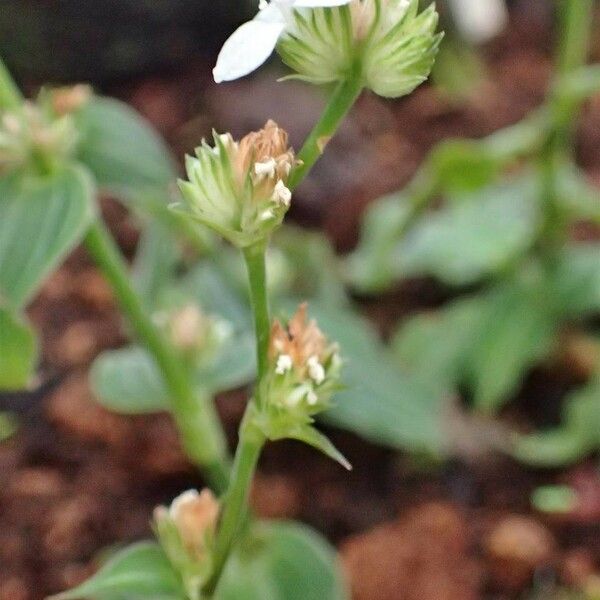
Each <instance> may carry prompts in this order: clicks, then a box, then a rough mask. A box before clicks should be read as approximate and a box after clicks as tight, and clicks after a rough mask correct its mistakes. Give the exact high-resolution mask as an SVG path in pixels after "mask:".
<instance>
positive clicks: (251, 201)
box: [179, 121, 298, 248]
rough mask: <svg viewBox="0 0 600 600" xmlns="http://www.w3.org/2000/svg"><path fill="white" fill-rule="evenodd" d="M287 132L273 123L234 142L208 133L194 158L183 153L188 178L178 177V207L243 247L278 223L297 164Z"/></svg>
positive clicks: (287, 201) (282, 214) (289, 193)
mask: <svg viewBox="0 0 600 600" xmlns="http://www.w3.org/2000/svg"><path fill="white" fill-rule="evenodd" d="M297 164H298V163H297V161H296V159H295V156H294V151H293V150H292V149H291V148H289V146H288V134H287V133H286V132H285V131H284V130H283V129H281V128H280V127H279V126H278V125H277V123H275V122H274V121H268V122H267V124H266V125H265V127H264V128H263V129H261V130H260V131H256V132H252V133H249V134H248V135H247V136H246V137H244V138H243V139H242V140H240V141H239V142H236V141H234V139H233V137H232V136H231V135H230V134H228V133H227V134H223V135H218V134H216V133H215V134H214V147H211V146H209V145H208V144H207V143H206V142H203V143H202V145H201V146H200V147H199V148H197V149H196V156H195V157H191V156H188V157H186V171H187V176H188V181H180V182H179V186H180V189H181V192H182V194H183V198H184V202H185V204H184V209H185V210H186V212H188V213H189V214H190V215H191V216H192V217H194V218H195V219H196V220H198V221H200V222H201V223H203V224H204V225H206V226H208V227H210V228H211V229H213V230H214V231H216V232H217V233H219V234H221V235H222V236H223V237H224V238H226V239H227V240H229V241H230V242H231V243H232V244H234V245H236V246H238V247H240V248H245V247H247V246H250V245H252V244H254V243H256V242H258V241H260V240H261V239H264V238H265V237H266V236H268V234H269V233H270V232H271V231H273V230H274V229H275V228H276V227H277V226H279V225H280V224H281V222H282V220H283V217H284V215H285V213H286V212H287V211H288V209H289V207H290V202H291V199H292V193H291V191H290V190H289V189H288V187H287V186H286V184H287V181H288V179H289V176H290V173H291V171H292V169H293V168H294V167H295V166H296V165H297Z"/></svg>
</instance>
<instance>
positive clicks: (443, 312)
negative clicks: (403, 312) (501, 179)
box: [393, 264, 560, 412]
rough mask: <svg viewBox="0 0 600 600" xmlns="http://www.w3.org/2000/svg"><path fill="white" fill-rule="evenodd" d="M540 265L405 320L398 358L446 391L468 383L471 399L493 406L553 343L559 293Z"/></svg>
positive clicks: (397, 344) (488, 409) (504, 398)
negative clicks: (480, 292)
mask: <svg viewBox="0 0 600 600" xmlns="http://www.w3.org/2000/svg"><path fill="white" fill-rule="evenodd" d="M550 286H551V282H549V281H548V280H547V278H546V277H545V275H544V274H543V272H541V271H540V270H538V269H537V267H536V265H534V264H531V265H526V267H525V268H524V269H523V270H522V271H520V272H518V273H517V274H515V276H514V277H512V278H511V279H508V280H506V281H504V282H502V283H500V284H498V285H497V286H495V287H492V288H490V289H489V290H487V291H486V292H484V293H483V294H480V295H476V296H470V297H467V298H462V299H459V300H456V301H455V302H452V303H450V304H449V305H447V306H445V307H443V308H442V309H440V310H438V311H436V312H434V313H431V314H427V315H419V316H417V317H414V318H412V319H410V320H409V321H408V322H407V323H405V324H403V325H401V327H400V329H399V330H398V333H397V334H396V336H395V338H394V342H393V348H394V349H395V352H396V355H397V356H398V359H399V360H400V363H401V364H402V365H404V366H405V367H406V368H407V369H408V370H409V372H410V373H411V374H413V375H415V376H417V377H418V378H419V379H420V380H423V381H428V382H430V383H433V384H435V385H437V387H438V389H439V390H441V391H444V392H446V393H450V392H455V391H456V390H457V388H458V387H460V386H463V385H466V386H467V388H468V389H470V390H471V392H472V394H473V402H474V405H475V406H476V407H477V408H478V409H480V410H483V411H486V412H493V411H495V410H497V409H498V408H499V407H500V406H501V405H502V404H503V403H505V402H506V401H507V400H509V399H510V396H511V395H512V394H513V393H514V392H515V391H516V390H517V388H518V387H519V385H520V383H521V381H522V379H523V377H524V375H525V373H526V372H527V370H528V369H530V368H531V367H532V366H533V365H535V364H536V363H537V362H538V361H539V360H541V359H543V358H544V357H545V356H546V355H547V354H549V353H550V351H551V350H552V347H553V344H554V343H555V341H556V333H557V330H558V327H559V324H560V322H559V315H560V310H559V307H558V300H557V299H556V298H555V297H553V294H552V292H551V291H550V289H551V288H550Z"/></svg>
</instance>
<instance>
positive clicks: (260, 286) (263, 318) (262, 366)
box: [244, 242, 271, 405]
mask: <svg viewBox="0 0 600 600" xmlns="http://www.w3.org/2000/svg"><path fill="white" fill-rule="evenodd" d="M265 254H266V243H262V242H261V243H259V244H257V245H255V246H250V247H249V248H246V249H245V250H244V258H245V260H246V268H247V270H248V282H249V284H250V302H251V305H252V314H253V316H254V328H255V331H256V362H257V365H258V381H259V382H260V381H262V379H263V377H264V376H265V374H266V372H267V368H268V360H269V356H268V354H269V335H270V332H271V318H270V317H269V299H268V290H267V271H266V261H265ZM258 402H259V405H260V399H259V400H258Z"/></svg>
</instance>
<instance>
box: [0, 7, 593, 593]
mask: <svg viewBox="0 0 600 600" xmlns="http://www.w3.org/2000/svg"><path fill="white" fill-rule="evenodd" d="M533 4H535V3H533ZM528 19H530V20H528ZM547 31H548V30H547V28H546V24H544V23H543V22H538V21H535V20H534V17H533V16H532V15H530V16H529V17H528V18H525V17H523V21H521V22H518V23H515V26H514V27H513V29H512V33H511V34H510V35H509V36H508V35H507V36H505V37H504V38H503V39H502V40H500V41H498V42H496V43H495V44H494V45H493V46H492V47H490V48H488V50H487V53H488V57H489V62H490V78H489V81H488V82H487V83H486V84H485V86H484V87H483V89H481V90H479V92H478V93H477V94H475V95H474V96H473V98H472V99H471V100H470V101H468V102H467V104H466V105H465V106H460V107H457V106H455V105H453V104H452V103H450V102H449V101H447V100H445V99H443V98H441V97H440V96H439V94H437V93H436V91H435V90H434V89H433V88H423V89H421V90H420V91H419V92H418V93H416V94H415V95H414V96H412V97H411V98H409V99H407V100H405V101H402V102H399V103H388V102H383V101H380V100H378V99H376V98H374V97H370V96H365V97H364V98H362V99H361V101H360V102H359V104H358V106H357V108H356V110H355V112H354V115H353V117H352V119H351V120H350V121H349V122H348V123H347V124H346V126H345V127H344V129H343V131H342V132H341V134H340V136H339V138H338V139H337V140H336V141H335V142H334V143H333V144H332V145H331V149H330V153H329V154H328V155H327V157H326V159H325V160H324V161H323V164H321V165H320V166H319V168H318V169H317V170H316V172H315V175H314V177H313V178H312V181H311V182H308V183H307V185H306V186H305V187H304V189H303V191H302V193H301V194H300V195H299V200H298V203H297V205H296V208H295V209H294V216H295V218H296V219H297V220H298V221H300V222H302V223H306V224H311V225H321V226H322V227H324V229H325V230H326V231H327V232H328V233H329V234H330V236H331V238H332V239H333V241H334V242H335V244H336V245H337V247H338V248H340V249H346V248H349V247H351V246H352V244H353V243H354V242H355V240H356V232H357V224H358V222H359V218H360V214H361V212H362V210H363V208H364V207H365V206H366V205H367V204H368V202H370V201H371V200H373V199H374V198H375V197H377V196H378V195H380V194H381V193H383V192H386V191H389V190H391V189H394V188H395V187H397V186H398V185H401V184H403V183H405V182H406V181H407V179H408V178H409V177H410V175H411V174H412V173H413V172H414V170H415V169H416V167H417V166H418V164H419V163H420V161H421V160H422V158H423V156H424V155H425V154H426V152H427V150H428V149H429V148H430V147H431V146H432V145H433V144H434V143H435V142H437V141H438V140H440V139H443V138H444V137H448V136H453V135H465V136H481V135H484V134H486V133H488V132H491V131H494V130H495V129H497V128H499V127H501V126H503V125H506V124H508V123H511V122H515V121H517V120H518V119H520V118H521V117H522V116H523V115H524V114H526V113H527V111H528V110H530V109H531V108H532V107H534V106H536V105H537V104H539V102H540V101H541V100H542V98H543V93H544V88H545V84H546V81H547V78H548V75H549V72H550V60H549V50H548V49H549V48H550V46H551V43H550V37H549V35H548V32H547ZM198 73H200V75H198ZM208 81H209V70H208V68H207V65H204V64H201V65H194V68H193V69H190V72H189V73H187V74H183V76H182V74H178V76H177V77H173V78H162V79H154V80H145V81H143V82H139V83H136V84H133V85H131V86H130V87H129V88H128V89H126V90H123V88H120V90H118V91H119V93H120V94H121V95H122V96H124V97H126V98H127V99H129V100H130V101H131V102H132V103H133V104H134V105H136V106H137V107H138V108H139V109H140V110H142V111H143V112H145V113H146V114H147V115H148V116H149V117H150V118H151V119H152V120H153V121H154V122H155V123H156V124H157V126H158V127H159V128H161V130H162V131H163V132H164V133H165V134H166V135H168V137H169V139H170V141H171V142H172V143H173V146H174V148H175V149H176V151H177V152H178V153H180V152H181V151H182V150H185V149H189V147H190V146H192V145H193V143H194V142H197V140H198V139H199V137H200V136H201V135H202V134H206V133H208V131H209V130H210V127H211V126H212V125H213V124H214V123H217V124H218V125H221V126H222V127H227V128H228V129H233V130H234V131H236V130H237V132H238V133H239V132H240V131H241V130H244V129H246V128H248V127H254V126H256V125H259V124H261V122H264V120H265V119H266V118H267V117H269V116H274V117H275V118H278V119H279V120H280V121H281V123H282V124H284V125H285V126H286V127H289V128H290V129H291V132H292V136H293V138H294V139H295V140H296V142H297V141H298V140H299V139H300V138H301V136H302V135H303V134H304V132H305V130H306V129H307V128H308V126H309V125H310V123H311V121H312V120H313V118H314V114H315V113H316V112H317V111H318V106H319V101H318V99H315V98H314V96H312V93H313V92H312V91H307V90H306V88H293V91H290V89H292V88H290V87H288V86H280V85H275V84H274V83H273V82H272V76H271V75H261V76H259V77H258V78H257V79H255V80H253V81H251V82H241V83H238V84H233V85H232V86H231V87H229V88H227V90H226V91H223V89H222V88H220V89H215V88H214V87H210V88H209V89H208V90H207V91H206V93H205V94H203V95H202V96H200V95H199V93H198V92H199V91H200V90H202V89H204V87H205V86H206V85H207V84H208ZM199 97H200V98H202V100H201V102H200V103H199V102H198V101H197V98H199ZM191 99H194V100H193V101H192V100H191ZM286 107H287V111H286ZM295 107H298V108H297V110H294V108H295ZM305 107H308V108H305ZM288 111H291V113H292V114H294V115H295V117H294V118H292V119H290V112H288ZM198 113H199V114H200V116H199V117H196V118H195V119H194V120H190V119H191V117H192V116H194V115H197V114H198ZM290 121H291V122H290ZM599 150H600V103H599V102H594V103H591V105H590V106H589V108H588V109H587V111H586V118H585V120H584V123H583V125H582V128H581V135H580V138H579V144H578V152H579V156H580V160H581V163H582V165H584V166H585V167H586V169H587V171H588V173H589V175H590V177H591V178H592V179H594V180H596V181H600V158H599V156H600V152H599ZM365 158H366V160H367V162H366V164H365V162H364V161H365ZM105 209H106V211H105V212H106V216H107V219H108V221H109V222H110V223H111V225H112V227H113V230H114V231H115V233H116V234H117V236H118V239H119V242H120V243H121V245H122V247H123V248H124V249H125V250H126V251H127V252H128V253H131V252H132V250H133V249H134V247H135V242H136V239H137V237H136V236H137V234H136V231H135V228H134V227H133V226H132V225H131V222H130V221H129V220H128V218H127V216H126V215H125V214H124V213H123V211H122V210H121V209H119V208H117V207H116V205H114V204H113V203H106V205H105ZM443 297H444V292H443V290H439V289H438V288H437V287H436V286H434V285H432V284H430V283H425V284H419V285H416V284H411V285H410V286H406V287H403V289H402V290H401V291H400V292H398V293H394V294H390V295H388V296H386V298H385V299H378V300H376V301H369V302H368V303H367V302H365V303H364V306H365V309H366V310H367V312H368V313H369V314H370V315H371V316H372V317H373V319H374V321H375V322H376V323H377V324H378V325H379V326H381V328H382V330H384V331H385V330H386V329H387V328H388V326H389V324H390V323H391V322H392V321H394V320H395V319H397V317H398V316H399V315H401V314H403V313H405V312H406V311H407V310H413V309H414V308H415V307H418V306H426V305H431V304H435V303H438V302H439V301H440V299H442V298H443ZM31 315H32V318H33V320H34V322H35V323H36V325H37V326H38V327H39V328H40V329H41V331H42V334H43V367H42V372H43V373H44V376H43V379H44V381H45V382H47V383H46V391H45V392H41V393H40V394H39V398H37V399H36V398H33V399H28V398H23V399H22V400H20V402H21V406H22V407H23V411H22V412H23V420H22V426H21V428H20V430H19V432H18V434H17V435H16V436H15V437H14V438H13V439H11V440H10V441H9V442H7V443H3V444H0V600H41V599H42V598H43V597H44V595H46V594H48V593H51V592H56V591H58V590H60V589H63V588H65V587H69V586H71V585H73V584H75V583H77V582H79V581H80V580H81V579H82V578H84V577H85V576H87V575H89V573H90V572H91V571H92V570H93V568H94V563H93V558H94V557H95V556H97V554H98V552H100V551H101V550H102V549H103V548H105V547H107V546H110V545H111V544H120V543H124V542H127V541H130V540H134V539H139V538H140V537H144V536H148V535H149V534H150V528H149V518H150V514H151V511H152V508H153V507H154V506H155V505H156V504H158V503H161V502H166V501H168V500H169V499H171V498H172V497H173V496H174V495H176V494H177V493H178V492H180V491H181V490H183V489H186V488H188V487H193V486H195V487H198V486H201V485H202V482H201V480H200V479H199V478H198V476H197V475H196V474H195V473H194V471H193V469H192V468H190V466H189V465H188V463H187V461H186V460H185V458H184V456H183V455H182V453H181V451H180V449H179V445H178V442H177V437H176V434H175V432H174V430H173V428H172V426H171V424H170V423H169V421H168V419H167V418H166V417H162V416H158V417H148V418H146V417H144V418H141V417H140V418H124V417H117V416H114V415H110V414H107V413H106V412H104V411H103V410H102V409H100V408H98V407H97V406H96V405H95V404H94V403H93V401H92V399H91V397H90V392H89V389H88V385H87V380H86V371H87V368H88V366H89V364H90V362H91V360H92V359H93V357H94V356H95V355H97V353H98V352H99V351H101V350H103V349H105V348H109V347H114V346H118V345H119V344H122V343H123V342H124V340H125V339H126V336H125V333H124V331H123V328H122V327H121V321H120V318H119V316H118V313H117V311H116V308H115V305H114V302H113V299H112V297H111V294H110V291H109V290H108V289H107V288H106V286H105V284H104V283H103V281H102V279H101V278H100V277H99V276H98V274H97V273H96V271H95V270H94V269H93V268H92V267H91V266H90V263H89V262H88V259H87V257H86V256H85V254H84V253H83V252H82V251H77V252H76V253H75V254H74V256H73V257H71V258H70V260H69V261H68V263H67V264H66V265H65V266H64V267H63V268H61V270H60V271H59V272H58V273H57V274H55V275H54V276H53V277H52V278H51V279H50V280H49V281H48V283H47V284H46V285H45V287H44V289H43V291H42V293H41V295H40V297H39V299H38V300H36V302H35V303H34V305H33V307H32V309H31ZM560 385H561V382H560V380H557V378H552V377H548V376H547V374H544V373H541V374H537V375H536V376H535V377H533V378H532V380H531V381H530V382H529V383H528V386H529V388H530V389H531V390H537V393H538V396H534V398H533V404H535V405H536V406H543V402H544V397H545V396H544V394H545V393H546V391H547V389H548V387H552V389H559V388H560ZM50 388H52V389H50ZM243 402H244V395H243V394H242V393H235V394H230V395H228V396H225V397H223V398H221V399H220V402H219V407H220V410H221V414H222V416H223V419H224V421H225V423H226V426H227V428H228V431H229V433H230V434H231V441H232V444H233V443H234V438H235V430H236V426H237V422H238V420H239V416H240V414H241V411H242V409H243ZM537 410H538V411H539V409H537ZM529 412H530V414H532V413H535V410H530V411H529ZM332 436H333V438H334V440H335V442H336V443H337V444H338V445H339V447H340V448H341V449H342V450H343V451H344V453H345V454H346V455H347V456H348V457H349V458H350V460H351V461H352V463H353V464H354V471H353V472H352V473H350V474H347V473H346V472H344V471H343V470H341V469H339V468H338V467H337V466H336V465H335V464H333V463H332V462H330V461H326V460H324V459H323V458H322V457H321V456H320V455H318V454H316V453H315V452H313V451H311V450H310V449H307V448H306V447H303V446H301V445H299V444H295V443H281V444H278V445H276V446H270V447H269V448H267V451H266V452H265V455H264V457H263V460H262V462H261V468H260V474H259V476H258V477H257V481H256V486H255V489H254V493H253V502H254V505H255V508H256V510H257V511H258V513H259V514H261V515H264V516H267V517H290V518H297V519H301V520H304V521H306V522H308V523H310V524H311V525H313V526H314V527H316V528H318V529H319V530H321V531H323V532H324V533H325V534H326V535H327V536H328V537H329V538H330V539H331V540H332V542H334V543H335V544H337V545H338V546H339V548H340V550H341V556H342V560H343V562H344V565H345V567H346V569H347V572H348V574H349V579H350V581H351V582H352V584H353V590H354V594H355V598H356V600H476V599H486V600H509V599H513V598H515V599H516V598H522V597H523V595H524V594H527V593H529V592H533V591H536V592H537V593H538V594H540V595H538V596H536V597H537V598H548V599H551V598H553V597H555V596H554V595H553V592H552V590H553V589H554V588H553V586H554V585H555V584H562V583H565V584H570V585H573V586H579V585H583V582H585V581H589V580H590V576H591V575H592V574H593V573H594V571H598V568H599V567H600V565H599V563H598V561H599V560H600V477H599V475H598V471H597V469H596V468H595V466H594V464H593V463H589V464H582V465H578V466H576V467H573V468H572V469H569V470H567V471H564V472H554V471H549V472H534V471H529V470H526V469H524V468H522V467H520V466H519V465H517V464H515V463H513V462H511V461H508V460H507V459H501V458H498V457H495V458H493V459H492V458H490V459H486V460H484V461H478V462H477V463H476V464H466V463H462V462H451V463H449V464H446V465H444V466H442V467H432V466H428V465H418V464H415V463H414V462H413V460H411V458H410V457H408V456H404V455H402V454H400V453H397V452H392V451H389V450H384V449H381V448H377V447H375V446H372V445H370V444H367V443H365V442H363V441H361V440H360V439H358V438H355V437H353V436H350V435H347V434H342V433H339V432H332ZM554 482H569V483H572V484H573V485H575V486H576V487H577V488H578V489H579V490H581V491H582V497H583V498H585V502H584V503H583V504H582V506H581V507H580V510H578V512H577V513H576V514H573V515H570V516H568V517H563V518H562V519H560V520H557V519H547V518H544V517H543V516H541V515H538V514H535V513H534V512H533V511H532V509H531V507H530V505H529V495H530V493H531V491H532V490H533V489H535V487H536V486H537V485H540V484H543V483H554ZM524 548H526V549H527V552H525V553H524V552H523V549H524ZM528 591H529V592H528ZM525 597H527V596H525ZM531 597H533V596H531Z"/></svg>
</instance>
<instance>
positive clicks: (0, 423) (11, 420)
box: [0, 412, 19, 442]
mask: <svg viewBox="0 0 600 600" xmlns="http://www.w3.org/2000/svg"><path fill="white" fill-rule="evenodd" d="M18 429H19V422H18V421H17V418H16V417H15V416H14V415H12V414H10V413H5V412H0V442H3V441H5V440H7V439H9V438H11V437H12V436H13V435H14V434H15V433H16V432H17V430H18Z"/></svg>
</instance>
